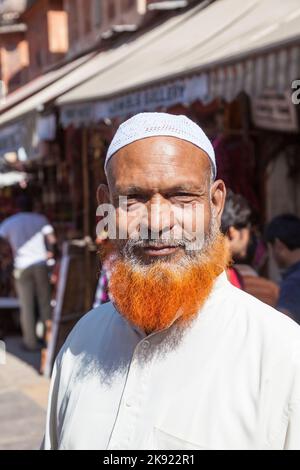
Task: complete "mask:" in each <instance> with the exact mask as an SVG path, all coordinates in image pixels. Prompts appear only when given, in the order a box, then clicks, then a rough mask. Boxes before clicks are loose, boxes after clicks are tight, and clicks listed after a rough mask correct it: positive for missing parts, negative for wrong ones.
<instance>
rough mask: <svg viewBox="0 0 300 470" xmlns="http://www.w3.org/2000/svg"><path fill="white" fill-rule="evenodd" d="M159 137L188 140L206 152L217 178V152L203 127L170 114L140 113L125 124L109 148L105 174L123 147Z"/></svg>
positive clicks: (182, 117) (120, 127)
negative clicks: (109, 162) (110, 161)
mask: <svg viewBox="0 0 300 470" xmlns="http://www.w3.org/2000/svg"><path fill="white" fill-rule="evenodd" d="M159 135H165V136H171V137H177V138H178V139H182V140H186V141H187V142H191V143H192V144H194V145H196V146H197V147H199V148H200V149H201V150H203V151H204V152H206V153H207V155H208V157H209V158H210V161H211V163H212V167H213V176H214V178H215V177H216V173H217V167H216V159H215V152H214V149H213V146H212V144H211V142H210V140H209V139H208V137H207V136H206V134H205V133H204V132H203V130H202V129H201V127H199V126H198V125H197V124H196V123H195V122H193V121H191V120H190V119H189V118H188V117H186V116H183V115H181V116H176V115H174V114H168V113H140V114H136V115H135V116H133V117H131V118H130V119H128V120H127V121H125V122H123V124H121V125H120V126H119V128H118V130H117V132H116V133H115V135H114V138H113V140H112V141H111V144H110V146H109V148H108V151H107V155H106V159H105V164H104V169H105V172H106V166H107V162H108V161H109V159H110V158H111V157H112V156H113V155H114V154H115V153H116V152H117V151H118V150H120V149H121V148H122V147H125V145H128V144H131V143H132V142H135V141H136V140H140V139H145V138H146V137H155V136H159Z"/></svg>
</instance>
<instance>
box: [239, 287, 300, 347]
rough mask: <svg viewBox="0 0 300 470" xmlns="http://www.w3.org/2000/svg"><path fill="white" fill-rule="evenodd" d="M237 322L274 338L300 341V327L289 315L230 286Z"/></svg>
mask: <svg viewBox="0 0 300 470" xmlns="http://www.w3.org/2000/svg"><path fill="white" fill-rule="evenodd" d="M230 289H231V294H232V295H231V296H230V299H231V302H232V308H233V309H234V310H235V311H236V315H235V318H236V321H240V322H244V323H247V324H248V325H249V327H251V326H252V327H256V328H257V330H260V331H261V332H264V331H265V333H266V334H267V335H268V336H270V337H272V336H273V338H277V337H278V338H290V339H292V338H294V339H296V340H299V341H300V326H299V325H298V324H297V323H296V322H295V321H294V320H292V319H291V318H289V317H288V316H287V315H285V314H283V313H281V312H279V311H278V310H276V309H275V308H273V307H271V306H269V305H267V304H265V303H264V302H261V301H260V300H258V299H257V298H256V297H254V296H252V295H250V294H248V293H247V292H245V291H243V290H241V289H237V288H236V287H234V286H230Z"/></svg>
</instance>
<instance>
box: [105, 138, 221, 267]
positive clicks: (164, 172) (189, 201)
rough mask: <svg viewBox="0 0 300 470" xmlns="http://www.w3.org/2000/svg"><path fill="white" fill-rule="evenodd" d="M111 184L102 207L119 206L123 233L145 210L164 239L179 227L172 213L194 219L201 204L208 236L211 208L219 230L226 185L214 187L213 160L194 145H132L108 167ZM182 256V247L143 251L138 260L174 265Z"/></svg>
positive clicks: (153, 141)
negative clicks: (121, 200) (122, 199)
mask: <svg viewBox="0 0 300 470" xmlns="http://www.w3.org/2000/svg"><path fill="white" fill-rule="evenodd" d="M107 180H108V186H106V185H100V186H99V188H98V191H97V198H98V203H99V204H102V203H104V202H106V203H107V202H110V203H112V204H113V205H114V207H115V208H116V214H117V228H122V229H124V226H123V224H124V221H125V219H126V217H127V220H128V222H129V225H130V222H131V220H132V219H133V218H134V217H136V214H137V213H138V211H139V210H141V209H145V208H146V209H147V214H148V217H147V219H148V220H147V224H148V227H149V228H151V230H152V231H153V232H155V233H157V234H158V236H159V237H161V236H162V234H163V233H164V232H165V231H170V230H172V229H174V226H175V225H176V223H177V225H178V220H177V222H176V220H174V217H171V223H170V217H168V215H169V214H170V211H172V210H175V211H177V213H178V212H180V211H181V210H182V209H184V211H185V215H186V216H187V217H192V216H193V213H194V212H195V210H196V209H197V207H199V204H201V205H202V206H203V210H204V227H203V229H204V233H205V234H207V233H208V232H209V227H210V222H211V209H210V208H211V207H213V208H214V214H215V217H216V218H217V222H218V225H219V226H220V223H221V215H222V211H223V208H224V202H225V196H226V189H225V184H224V182H223V181H222V180H217V181H215V182H214V183H213V184H212V185H211V184H210V182H211V165H210V160H209V158H208V156H207V154H206V153H205V152H204V151H202V150H201V149H199V148H198V147H196V146H195V145H193V144H191V143H190V142H187V141H184V140H181V139H178V138H176V137H167V136H157V137H149V138H146V139H142V140H138V141H136V142H132V143H131V144H129V145H127V146H126V147H123V148H122V149H120V150H119V151H118V152H116V153H115V154H114V155H113V156H112V158H111V159H110V161H109V162H108V165H107ZM120 196H126V197H127V204H126V206H125V207H121V206H120V204H119V197H120ZM125 214H126V217H125ZM129 232H130V230H129ZM127 233H128V231H127ZM129 235H130V233H128V236H129ZM183 254H184V248H183V247H178V246H175V247H174V246H172V244H170V245H169V246H166V245H165V244H164V245H162V246H155V247H153V246H148V247H144V248H141V252H140V253H139V256H140V257H141V258H142V259H144V261H145V262H148V261H149V258H150V259H151V258H152V259H153V258H154V257H159V259H163V257H166V256H168V258H169V257H170V256H172V257H173V259H174V261H175V260H176V259H178V257H180V256H182V255H183Z"/></svg>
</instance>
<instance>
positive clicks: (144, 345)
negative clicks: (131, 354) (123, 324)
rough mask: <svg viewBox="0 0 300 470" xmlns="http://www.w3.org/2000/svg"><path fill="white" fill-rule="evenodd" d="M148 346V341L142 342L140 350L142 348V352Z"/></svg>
mask: <svg viewBox="0 0 300 470" xmlns="http://www.w3.org/2000/svg"><path fill="white" fill-rule="evenodd" d="M149 346H150V341H147V340H146V341H144V342H143V343H142V348H143V349H144V350H146V349H148V348H149Z"/></svg>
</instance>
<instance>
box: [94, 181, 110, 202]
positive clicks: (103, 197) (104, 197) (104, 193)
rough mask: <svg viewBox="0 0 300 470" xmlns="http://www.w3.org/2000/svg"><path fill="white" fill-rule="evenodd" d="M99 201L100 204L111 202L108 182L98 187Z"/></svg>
mask: <svg viewBox="0 0 300 470" xmlns="http://www.w3.org/2000/svg"><path fill="white" fill-rule="evenodd" d="M97 202H98V205H100V204H105V203H109V202H110V199H109V189H108V186H107V184H103V183H102V184H99V186H98V188H97Z"/></svg>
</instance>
